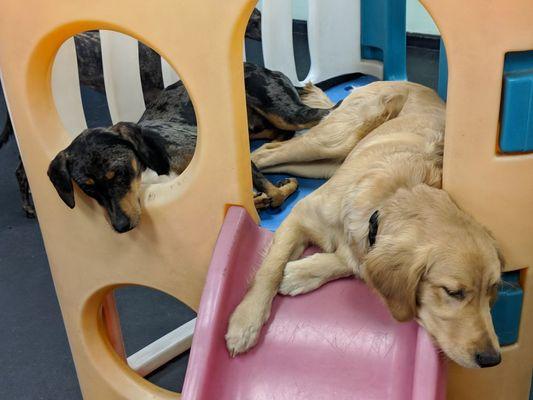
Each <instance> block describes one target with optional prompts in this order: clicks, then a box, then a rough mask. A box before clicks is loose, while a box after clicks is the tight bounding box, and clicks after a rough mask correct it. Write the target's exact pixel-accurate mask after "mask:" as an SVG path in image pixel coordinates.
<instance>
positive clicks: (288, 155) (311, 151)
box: [252, 125, 351, 169]
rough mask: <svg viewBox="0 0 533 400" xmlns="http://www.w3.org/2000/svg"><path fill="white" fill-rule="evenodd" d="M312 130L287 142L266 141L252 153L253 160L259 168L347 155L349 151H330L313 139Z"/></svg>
mask: <svg viewBox="0 0 533 400" xmlns="http://www.w3.org/2000/svg"><path fill="white" fill-rule="evenodd" d="M319 126H320V125H319ZM312 131H313V130H312V129H311V130H310V131H309V132H307V133H305V134H303V135H301V136H297V137H294V138H292V139H291V140H287V141H285V142H276V143H265V144H264V145H262V146H261V147H260V148H258V149H257V150H255V151H254V152H253V153H252V161H253V162H254V163H255V165H256V166H257V168H259V169H263V168H268V167H272V166H274V165H279V164H295V163H301V162H308V161H316V160H323V159H332V158H335V159H336V158H344V157H346V155H347V153H348V152H349V151H344V152H343V151H342V150H341V153H346V154H337V153H338V152H336V151H333V152H331V151H330V152H328V148H327V147H325V146H324V144H321V143H320V142H317V141H315V140H312V137H310V136H308V135H310V134H312ZM350 150H351V148H350ZM328 153H330V154H328Z"/></svg>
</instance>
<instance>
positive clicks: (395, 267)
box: [363, 240, 428, 321]
mask: <svg viewBox="0 0 533 400" xmlns="http://www.w3.org/2000/svg"><path fill="white" fill-rule="evenodd" d="M387 242H388V243H387ZM427 254H428V252H427V251H426V250H425V249H416V244H414V243H412V242H410V241H409V243H398V242H396V243H390V242H389V241H388V240H383V241H382V242H381V243H379V242H378V243H376V246H375V247H374V248H373V249H372V250H371V251H370V252H369V253H368V255H367V257H366V259H365V262H364V268H363V271H364V278H365V280H366V282H367V283H368V284H370V286H372V287H373V288H374V289H375V290H376V291H377V292H378V293H379V294H380V295H381V297H382V298H383V299H384V300H385V303H386V304H387V306H388V308H389V310H390V312H391V314H392V316H393V317H394V319H396V320H397V321H408V320H411V319H413V318H415V317H416V306H417V304H416V296H417V289H418V283H419V282H420V279H421V277H422V275H423V273H424V272H425V270H426V263H427V259H428V257H427Z"/></svg>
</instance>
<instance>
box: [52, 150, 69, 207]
mask: <svg viewBox="0 0 533 400" xmlns="http://www.w3.org/2000/svg"><path fill="white" fill-rule="evenodd" d="M48 177H49V178H50V180H51V181H52V183H53V184H54V187H55V188H56V190H57V194H58V195H59V197H61V200H63V201H64V202H65V204H66V205H67V206H69V207H70V208H74V205H75V203H74V190H73V188H72V180H71V178H70V171H69V169H68V160H67V152H66V150H63V151H60V152H59V153H58V155H57V156H55V158H54V159H53V160H52V162H51V163H50V166H49V167H48Z"/></svg>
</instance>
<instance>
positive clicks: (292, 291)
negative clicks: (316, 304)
mask: <svg viewBox="0 0 533 400" xmlns="http://www.w3.org/2000/svg"><path fill="white" fill-rule="evenodd" d="M298 261H299V260H298ZM298 261H291V262H289V263H287V265H286V266H285V270H284V271H283V280H282V281H281V285H280V286H279V290H278V293H280V294H284V295H286V296H297V295H299V294H304V293H308V292H311V291H313V290H315V289H317V288H319V287H320V286H322V284H323V282H322V279H321V278H320V277H318V276H315V275H313V273H312V267H310V266H309V265H305V264H302V263H300V262H298Z"/></svg>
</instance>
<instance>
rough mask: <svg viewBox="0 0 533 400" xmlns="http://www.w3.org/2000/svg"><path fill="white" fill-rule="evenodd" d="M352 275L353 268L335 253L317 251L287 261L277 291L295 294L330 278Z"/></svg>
mask: <svg viewBox="0 0 533 400" xmlns="http://www.w3.org/2000/svg"><path fill="white" fill-rule="evenodd" d="M353 275H354V271H353V269H352V268H351V267H350V266H349V265H347V264H346V263H345V262H343V261H342V260H341V259H340V258H339V257H338V256H337V254H335V253H317V254H313V255H312V256H309V257H306V258H303V259H301V260H296V261H291V262H289V263H288V264H287V266H286V267H285V270H284V271H283V280H282V281H281V285H280V287H279V290H278V292H279V293H281V294H285V295H289V296H296V295H298V294H303V293H307V292H310V291H312V290H315V289H318V288H319V287H320V286H322V285H324V284H325V283H327V282H330V281H332V280H335V279H339V278H345V277H347V276H353Z"/></svg>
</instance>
